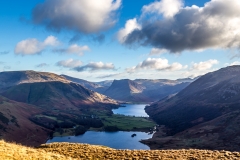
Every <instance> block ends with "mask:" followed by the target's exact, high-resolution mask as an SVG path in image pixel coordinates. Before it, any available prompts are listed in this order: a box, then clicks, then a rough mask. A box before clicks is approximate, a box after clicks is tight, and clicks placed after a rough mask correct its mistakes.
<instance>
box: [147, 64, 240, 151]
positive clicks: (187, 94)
mask: <svg viewBox="0 0 240 160" xmlns="http://www.w3.org/2000/svg"><path fill="white" fill-rule="evenodd" d="M239 86H240V66H230V67H226V68H222V69H220V70H218V71H215V72H211V73H208V74H206V75H204V76H201V77H200V78H198V79H197V80H196V81H194V82H192V83H191V84H190V85H189V86H188V87H186V88H185V89H183V90H182V91H180V92H179V93H178V94H176V95H175V96H173V97H169V98H166V99H163V100H160V101H158V102H156V103H153V104H152V105H150V106H148V107H146V112H147V113H148V114H149V115H150V117H151V118H153V119H154V120H155V121H156V122H157V123H158V124H159V125H165V127H166V128H167V129H166V135H168V136H171V137H167V138H166V137H164V138H160V139H161V140H159V139H158V138H156V136H155V139H153V141H158V142H159V143H158V144H160V143H161V144H162V145H161V147H162V148H168V147H171V146H173V145H176V146H175V147H174V148H181V147H183V146H185V147H189V146H191V147H194V148H205V149H206V148H207V149H213V148H214V149H216V148H222V149H223V148H224V149H228V150H234V149H236V146H237V143H238V144H239V143H240V141H239V140H238V139H240V137H238V133H240V130H239V128H240V118H239V113H240V108H239V105H240V99H239V96H240V87H239ZM157 134H158V133H157ZM157 139H158V140H157ZM190 140H192V142H191V143H190ZM234 141H235V142H234ZM163 142H164V143H163ZM209 142H211V143H210V144H209ZM163 144H165V145H163ZM214 145H216V146H215V147H214ZM230 146H232V147H230Z"/></svg>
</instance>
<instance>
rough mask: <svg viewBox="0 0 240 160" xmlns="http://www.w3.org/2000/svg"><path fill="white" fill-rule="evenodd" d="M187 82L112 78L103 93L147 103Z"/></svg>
mask: <svg viewBox="0 0 240 160" xmlns="http://www.w3.org/2000/svg"><path fill="white" fill-rule="evenodd" d="M189 84H190V82H188V81H187V82H184V81H181V82H179V81H174V80H164V79H163V80H151V79H136V80H129V79H125V80H114V81H113V83H112V85H111V86H110V87H109V89H108V90H106V91H105V92H104V93H103V94H105V95H107V96H109V97H111V98H114V99H116V100H121V101H128V102H137V103H138V102H145V103H149V102H154V101H157V100H159V99H162V98H164V97H166V96H168V95H170V94H174V93H177V92H179V91H180V90H182V89H183V88H185V87H186V86H188V85H189Z"/></svg>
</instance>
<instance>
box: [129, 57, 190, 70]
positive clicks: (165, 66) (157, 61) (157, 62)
mask: <svg viewBox="0 0 240 160" xmlns="http://www.w3.org/2000/svg"><path fill="white" fill-rule="evenodd" d="M186 67H187V66H183V65H182V64H180V63H177V62H175V63H173V64H169V62H168V60H167V59H162V58H148V59H146V60H144V61H143V62H140V63H139V64H138V65H137V66H134V67H131V68H127V69H126V71H127V72H128V73H133V72H136V71H139V70H159V71H160V70H167V71H176V70H180V69H183V68H186Z"/></svg>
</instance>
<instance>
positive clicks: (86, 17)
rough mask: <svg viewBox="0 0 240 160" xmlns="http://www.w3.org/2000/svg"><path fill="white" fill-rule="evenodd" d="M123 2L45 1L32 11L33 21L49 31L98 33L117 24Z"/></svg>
mask: <svg viewBox="0 0 240 160" xmlns="http://www.w3.org/2000/svg"><path fill="white" fill-rule="evenodd" d="M120 6H121V0H101V1H96V0H68V1H66V0H45V1H44V2H43V3H41V4H38V5H37V6H36V7H35V8H34V9H33V11H32V21H33V23H35V24H42V25H45V26H46V27H47V28H48V29H51V30H56V31H60V30H61V29H68V30H76V31H79V32H83V33H97V32H99V31H104V30H106V29H109V28H110V27H112V26H113V25H114V24H115V23H116V11H117V10H118V9H119V8H120Z"/></svg>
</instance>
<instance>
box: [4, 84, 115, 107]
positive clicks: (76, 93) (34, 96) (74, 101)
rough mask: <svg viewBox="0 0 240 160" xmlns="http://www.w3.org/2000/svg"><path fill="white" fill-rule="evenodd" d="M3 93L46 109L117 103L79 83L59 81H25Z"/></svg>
mask: <svg viewBox="0 0 240 160" xmlns="http://www.w3.org/2000/svg"><path fill="white" fill-rule="evenodd" d="M1 94H2V95H3V96H4V97H7V98H9V99H12V100H15V101H18V102H23V103H28V104H33V105H36V106H40V107H42V108H45V109H59V110H70V109H71V110H78V109H79V108H84V107H85V106H101V105H102V104H117V102H116V101H115V100H112V99H110V98H108V97H106V96H104V95H101V94H99V93H97V92H94V91H91V90H88V89H86V88H85V87H82V86H81V85H79V84H76V83H63V82H59V81H54V82H36V83H23V84H19V85H16V86H13V87H11V88H9V89H8V90H6V91H4V92H3V93H1Z"/></svg>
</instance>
